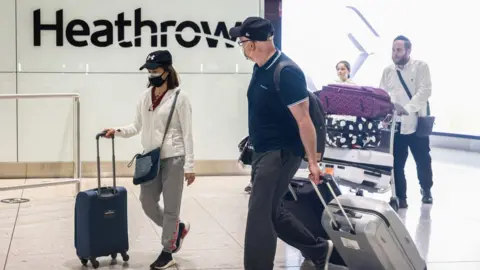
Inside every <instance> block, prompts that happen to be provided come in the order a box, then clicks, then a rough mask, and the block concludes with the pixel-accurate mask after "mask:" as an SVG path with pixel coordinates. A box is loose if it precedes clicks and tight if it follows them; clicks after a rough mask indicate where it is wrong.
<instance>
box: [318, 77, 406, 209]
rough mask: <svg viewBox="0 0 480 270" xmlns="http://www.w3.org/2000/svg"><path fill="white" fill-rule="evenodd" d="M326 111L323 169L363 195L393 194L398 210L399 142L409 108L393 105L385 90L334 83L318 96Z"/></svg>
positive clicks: (392, 201)
mask: <svg viewBox="0 0 480 270" xmlns="http://www.w3.org/2000/svg"><path fill="white" fill-rule="evenodd" d="M315 94H316V95H317V96H318V97H319V98H320V100H321V101H322V105H323V107H324V110H325V112H326V115H327V116H326V129H327V136H326V137H327V140H326V144H327V147H326V149H325V153H324V158H323V161H322V166H323V167H324V169H325V171H326V172H327V173H329V174H331V175H332V176H333V177H334V178H335V179H336V181H337V182H338V184H340V185H342V186H347V187H350V188H351V190H352V191H353V192H355V193H356V194H357V195H359V196H363V195H364V191H367V192H370V193H386V192H388V191H390V190H391V191H392V197H391V199H390V205H391V206H392V208H393V209H394V210H395V211H397V210H398V200H397V198H396V195H395V187H394V186H395V184H394V183H395V182H394V181H395V179H393V178H394V177H393V140H394V135H395V130H396V128H397V120H398V119H399V117H400V115H404V114H407V112H406V111H405V109H404V108H403V107H402V106H400V105H398V104H393V103H392V102H391V100H390V96H389V95H388V93H386V92H385V91H384V90H382V89H378V88H374V87H364V86H355V85H344V84H330V85H326V86H324V87H323V88H322V90H321V91H318V92H316V93H315Z"/></svg>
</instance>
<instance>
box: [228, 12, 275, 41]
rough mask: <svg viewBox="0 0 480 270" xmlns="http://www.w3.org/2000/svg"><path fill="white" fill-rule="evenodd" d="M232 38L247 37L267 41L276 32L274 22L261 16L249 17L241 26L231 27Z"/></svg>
mask: <svg viewBox="0 0 480 270" xmlns="http://www.w3.org/2000/svg"><path fill="white" fill-rule="evenodd" d="M229 33H230V36H231V37H232V38H235V39H236V38H239V37H246V38H248V39H249V40H253V41H267V40H268V38H269V37H270V36H272V35H273V34H274V33H275V30H274V29H273V25H272V23H271V22H270V21H269V20H267V19H264V18H261V17H248V18H247V19H246V20H245V21H244V22H243V23H242V25H240V26H237V27H232V28H230V31H229Z"/></svg>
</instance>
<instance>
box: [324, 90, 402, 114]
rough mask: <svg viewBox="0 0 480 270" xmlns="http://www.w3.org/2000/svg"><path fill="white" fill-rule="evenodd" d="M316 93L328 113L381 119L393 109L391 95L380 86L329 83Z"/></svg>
mask: <svg viewBox="0 0 480 270" xmlns="http://www.w3.org/2000/svg"><path fill="white" fill-rule="evenodd" d="M315 94H316V95H317V96H318V97H319V98H320V100H321V102H322V105H323V108H324V110H325V112H326V113H327V114H338V115H351V116H359V117H365V118H369V119H379V118H385V117H386V116H387V115H388V114H390V113H392V111H393V104H392V102H391V101H390V96H389V95H388V93H387V92H385V91H384V90H382V89H379V88H374V87H365V86H357V85H345V84H329V85H326V86H324V87H323V88H322V90H321V91H317V92H315Z"/></svg>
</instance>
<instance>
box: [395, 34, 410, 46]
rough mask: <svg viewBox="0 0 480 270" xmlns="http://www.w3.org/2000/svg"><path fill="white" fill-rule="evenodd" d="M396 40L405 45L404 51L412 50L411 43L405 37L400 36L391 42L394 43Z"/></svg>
mask: <svg viewBox="0 0 480 270" xmlns="http://www.w3.org/2000/svg"><path fill="white" fill-rule="evenodd" d="M397 40H402V41H403V42H404V43H405V50H411V49H412V42H411V41H410V39H408V38H407V37H406V36H403V35H400V36H398V37H396V38H395V39H394V40H393V41H394V42H395V41H397Z"/></svg>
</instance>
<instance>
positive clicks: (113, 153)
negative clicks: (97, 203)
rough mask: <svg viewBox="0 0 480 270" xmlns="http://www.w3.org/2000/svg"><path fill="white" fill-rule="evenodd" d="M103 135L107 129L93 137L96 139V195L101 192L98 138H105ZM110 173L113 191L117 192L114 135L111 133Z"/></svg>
mask: <svg viewBox="0 0 480 270" xmlns="http://www.w3.org/2000/svg"><path fill="white" fill-rule="evenodd" d="M105 135H107V131H103V132H100V133H98V134H97V135H96V136H95V139H96V140H97V182H98V190H97V192H98V195H101V194H102V192H101V191H102V181H101V177H100V138H105ZM111 139H112V167H113V168H112V170H113V172H112V174H113V193H116V192H117V176H116V167H115V136H114V135H112V137H111Z"/></svg>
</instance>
